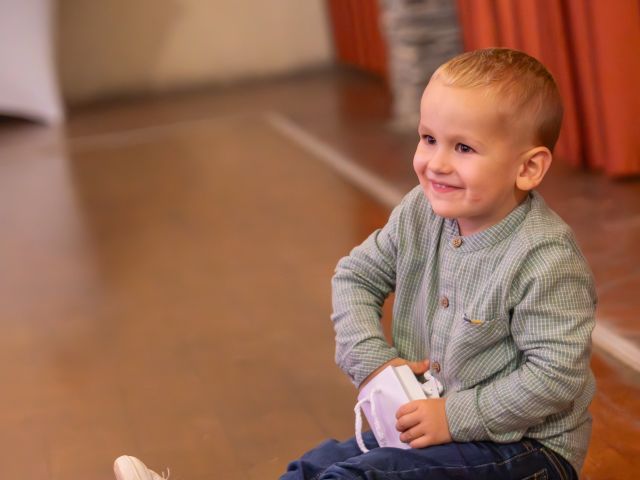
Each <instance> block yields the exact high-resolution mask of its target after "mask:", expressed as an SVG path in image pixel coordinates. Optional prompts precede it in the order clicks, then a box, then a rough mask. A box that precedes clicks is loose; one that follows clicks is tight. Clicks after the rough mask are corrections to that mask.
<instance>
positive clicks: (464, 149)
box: [456, 143, 473, 153]
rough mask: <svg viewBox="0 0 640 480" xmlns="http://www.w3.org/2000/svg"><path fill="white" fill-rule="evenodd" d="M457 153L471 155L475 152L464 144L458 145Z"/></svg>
mask: <svg viewBox="0 0 640 480" xmlns="http://www.w3.org/2000/svg"><path fill="white" fill-rule="evenodd" d="M456 151H458V152H460V153H471V152H473V148H471V147H470V146H469V145H465V144H464V143H458V144H457V145H456Z"/></svg>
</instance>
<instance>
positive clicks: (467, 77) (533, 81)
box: [431, 48, 563, 152]
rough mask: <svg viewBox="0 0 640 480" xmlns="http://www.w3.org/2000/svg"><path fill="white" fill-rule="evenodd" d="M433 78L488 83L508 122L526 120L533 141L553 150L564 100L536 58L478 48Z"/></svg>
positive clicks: (463, 83)
mask: <svg viewBox="0 0 640 480" xmlns="http://www.w3.org/2000/svg"><path fill="white" fill-rule="evenodd" d="M431 78H432V79H435V78H438V79H439V80H441V81H442V82H443V83H444V84H445V85H448V86H454V87H462V88H477V87H486V88H487V94H489V95H491V96H492V97H493V98H494V99H495V100H496V111H497V112H498V113H500V114H502V116H503V119H504V120H506V121H507V124H508V125H512V124H513V123H514V119H516V120H524V121H525V122H524V126H525V127H526V128H527V129H529V130H530V134H532V135H533V141H534V142H535V143H536V144H538V145H544V146H545V147H547V148H548V149H549V150H551V151H552V152H553V147H554V146H555V144H556V141H557V140H558V135H559V134H560V126H561V124H562V111H563V110H562V100H561V98H560V93H559V92H558V87H557V85H556V82H555V81H554V79H553V77H552V76H551V74H550V73H549V71H548V70H547V69H546V68H545V67H544V65H542V63H540V62H539V61H538V60H536V59H535V58H533V57H531V56H530V55H527V54H526V53H524V52H520V51H517V50H511V49H508V48H487V49H483V50H474V51H471V52H466V53H463V54H461V55H458V56H456V57H454V58H452V59H451V60H449V61H448V62H446V63H444V64H443V65H441V66H440V67H439V68H438V69H437V70H436V71H435V73H434V74H433V76H432V77H431Z"/></svg>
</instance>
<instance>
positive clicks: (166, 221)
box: [0, 72, 640, 480]
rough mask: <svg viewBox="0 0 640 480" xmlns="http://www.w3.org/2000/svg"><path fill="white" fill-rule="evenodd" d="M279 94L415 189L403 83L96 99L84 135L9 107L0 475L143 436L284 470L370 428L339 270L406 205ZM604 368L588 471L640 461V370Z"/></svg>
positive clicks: (158, 461)
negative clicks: (358, 181)
mask: <svg viewBox="0 0 640 480" xmlns="http://www.w3.org/2000/svg"><path fill="white" fill-rule="evenodd" d="M274 110H275V111H280V112H284V113H286V114H287V115H288V116H289V117H290V118H292V119H294V120H295V121H296V122H299V123H300V125H304V126H305V127H306V128H311V129H315V130H314V131H315V132H316V133H317V134H318V135H320V136H323V137H324V138H326V139H327V140H330V141H331V142H332V145H334V147H335V148H338V149H339V150H340V151H342V152H344V153H345V154H347V155H351V156H353V157H354V158H355V159H356V160H357V161H359V162H362V163H363V165H366V166H367V167H368V168H370V169H371V170H372V171H374V172H377V173H379V174H384V175H385V177H386V178H387V179H389V180H390V181H392V182H394V183H395V184H397V185H407V186H408V185H410V182H411V180H410V178H409V176H408V173H407V172H410V167H409V166H410V158H411V157H410V156H409V157H407V158H404V157H405V155H406V154H407V153H408V154H409V155H411V152H410V148H411V147H410V143H409V142H413V140H410V139H408V137H407V136H406V135H405V134H400V133H395V132H393V131H389V129H386V130H385V131H384V133H382V134H379V135H377V136H376V138H377V140H374V141H373V142H369V147H368V148H369V154H368V155H363V154H362V152H363V149H366V148H367V147H366V144H367V140H366V139H367V138H369V139H371V138H374V136H375V133H376V132H380V124H381V119H383V118H385V116H386V115H387V111H388V99H387V98H386V97H385V96H384V95H383V94H382V93H381V89H380V86H379V85H378V84H377V83H376V82H375V81H372V80H370V79H368V78H366V77H361V76H359V75H355V74H349V73H344V72H342V73H340V72H325V73H318V74H317V75H313V76H308V77H303V78H299V79H296V80H295V81H293V80H282V81H274V82H270V83H262V84H256V85H245V86H241V87H235V88H231V89H228V90H226V91H224V92H217V93H216V92H213V93H206V92H204V93H200V94H192V95H183V96H176V97H172V98H166V99H162V100H146V101H136V102H129V103H120V104H108V105H102V106H95V107H93V108H90V109H85V110H82V111H77V112H74V113H73V115H72V116H71V119H70V122H69V124H68V126H67V128H66V130H65V131H54V130H51V129H46V128H43V127H36V126H33V125H27V124H18V123H16V122H6V121H5V122H2V124H0V221H1V222H2V226H3V233H2V235H1V236H0V265H2V275H0V322H1V323H0V327H1V330H0V331H1V332H2V335H1V336H0V379H2V386H3V388H2V393H1V394H0V431H1V432H2V434H0V478H2V479H24V480H31V479H33V480H36V479H38V480H63V479H64V480H68V479H80V478H82V479H92V480H100V479H111V478H112V474H111V463H112V461H113V459H114V458H115V457H116V456H118V455H120V454H123V453H128V454H133V455H137V456H140V457H141V458H143V459H144V460H145V461H146V462H147V463H148V464H149V465H151V466H153V467H154V468H156V469H158V470H162V469H163V468H165V467H170V468H171V472H172V477H174V478H177V479H181V480H204V479H207V480H211V479H243V480H244V479H268V478H277V476H278V474H279V473H281V472H282V470H283V469H284V468H285V466H286V463H287V462H288V461H289V460H291V459H292V458H294V457H296V456H298V455H299V454H300V453H302V452H303V451H304V450H305V449H307V448H309V447H311V446H313V445H314V444H315V443H317V442H319V441H321V440H323V439H325V438H327V437H337V438H345V437H347V436H349V435H351V434H352V428H353V412H352V406H353V402H354V391H353V388H352V386H351V384H350V383H349V382H348V380H347V379H346V377H344V376H343V375H342V374H341V373H340V372H339V371H338V369H337V367H335V365H334V362H333V349H334V346H333V331H332V328H331V323H330V321H329V319H328V315H329V312H330V284H329V279H330V277H331V275H332V271H333V268H334V266H335V263H336V261H337V259H338V258H339V257H340V256H342V255H344V254H346V253H347V252H348V251H349V249H350V248H352V247H353V246H354V245H355V244H357V243H359V242H360V241H361V240H362V239H363V238H364V237H365V236H366V235H367V234H368V233H369V232H370V231H371V230H372V229H374V228H376V227H377V226H379V225H381V224H383V223H384V221H385V218H386V215H387V214H388V212H387V210H386V209H385V208H383V207H382V206H380V205H379V204H377V203H376V202H375V201H374V200H373V199H372V198H370V197H369V196H367V195H366V194H364V193H363V192H361V191H360V190H358V189H357V188H355V187H354V186H353V185H352V184H350V183H349V182H348V181H346V180H344V179H343V178H342V177H341V176H340V175H338V174H337V173H335V172H334V171H332V170H331V169H329V168H327V167H326V166H325V165H324V164H322V163H320V162H318V161H317V159H316V158H315V157H314V156H313V155H311V154H310V153H308V152H307V151H305V150H303V149H302V148H300V147H299V146H297V145H295V144H293V143H292V142H290V141H289V140H287V139H286V138H285V137H283V136H282V135H280V134H278V133H277V132H276V131H274V129H273V128H272V127H271V126H270V124H269V123H268V122H267V121H266V120H265V116H264V112H265V111H274ZM340 128H342V133H340V134H339V133H338V130H339V129H340ZM376 142H378V143H376ZM382 157H386V159H387V161H386V162H384V161H383V158H382ZM558 178H560V177H558ZM584 181H585V182H587V183H585V185H587V186H588V179H587V180H584ZM595 181H597V180H595ZM581 185H582V184H581ZM584 188H587V187H584ZM600 188H605V187H600ZM607 188H609V187H607ZM612 188H613V187H612ZM635 188H636V186H635V185H633V184H631V186H630V187H627V191H629V192H631V193H628V195H630V197H629V198H632V199H633V198H634V197H633V192H637V190H633V189H635ZM560 190H562V189H560ZM616 191H618V190H616ZM560 194H561V191H560V192H558V193H557V195H560ZM620 195H623V194H620ZM616 198H618V197H616ZM631 205H632V206H631V207H630V208H636V207H637V205H634V204H633V202H631ZM615 225H617V227H615ZM615 225H614V227H611V228H618V229H619V228H620V225H621V220H619V221H618V223H617V224H615ZM580 228H582V227H580ZM600 228H601V225H599V224H596V225H594V229H593V231H592V232H591V233H592V235H594V237H596V236H597V237H598V238H594V240H593V242H594V244H595V243H596V242H599V241H601V240H602V238H601V237H602V233H601V232H600V230H599V229H600ZM586 233H588V232H586ZM586 233H583V235H585V234H586ZM621 235H624V232H622V233H621ZM634 235H635V233H634ZM583 238H584V237H583ZM624 238H626V237H624ZM625 245H626V244H625ZM594 248H595V247H594ZM625 248H626V247H625ZM616 258H617V257H616ZM636 258H637V257H636ZM630 263H631V265H632V266H634V264H633V262H632V261H630ZM603 264H604V263H603ZM625 267H626V266H624V265H618V264H617V263H616V268H622V269H623V270H624V268H625ZM634 268H637V264H635V266H634ZM614 273H615V272H614ZM618 273H620V276H619V277H615V276H614V275H613V273H611V281H614V280H615V279H616V278H618V279H622V280H623V281H627V280H628V278H629V275H630V274H632V273H633V272H632V271H631V270H629V269H628V270H624V271H623V272H620V271H618ZM623 274H624V275H623ZM625 275H626V276H625ZM624 279H627V280H624ZM618 293H619V291H618ZM637 297H638V296H637V294H636V295H635V296H634V295H628V296H627V297H622V298H623V299H624V301H625V302H626V301H627V300H628V302H629V303H628V305H629V307H628V308H627V310H629V311H631V312H633V313H634V314H635V316H634V317H633V318H634V319H635V322H636V327H635V328H636V329H637V330H636V331H640V325H638V323H640V322H638V320H637V318H636V317H637V313H638V309H637V308H635V307H633V308H635V310H634V309H633V308H632V307H631V305H636V304H634V303H632V302H636V301H637V300H638V298H637ZM614 313H615V312H614ZM611 315H612V317H614V318H618V317H615V315H614V314H611ZM593 366H594V369H595V372H596V376H597V379H598V387H599V390H598V393H597V396H596V399H595V401H594V404H593V407H592V410H593V413H594V417H595V421H594V436H593V441H592V446H591V450H590V453H589V458H588V459H587V464H586V467H585V470H584V472H583V477H582V478H585V479H593V480H598V479H626V478H629V479H631V478H636V477H637V473H636V472H639V471H640V447H639V445H640V444H639V443H638V439H639V438H640V435H639V433H640V420H639V418H640V375H639V374H637V373H635V372H632V371H630V370H628V369H626V368H625V367H623V366H621V365H620V364H619V363H617V362H616V361H614V360H611V359H609V358H608V357H606V356H603V355H601V354H599V353H596V355H595V356H594V362H593Z"/></svg>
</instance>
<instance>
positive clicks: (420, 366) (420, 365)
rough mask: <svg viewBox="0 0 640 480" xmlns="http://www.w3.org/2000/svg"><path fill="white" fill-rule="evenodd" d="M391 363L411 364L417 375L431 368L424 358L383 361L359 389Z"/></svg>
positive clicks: (395, 364)
mask: <svg viewBox="0 0 640 480" xmlns="http://www.w3.org/2000/svg"><path fill="white" fill-rule="evenodd" d="M389 365H393V366H394V367H399V366H400V365H409V368H410V369H411V371H412V372H413V373H414V374H416V375H422V374H423V373H425V372H426V371H427V370H429V360H422V361H420V362H410V361H409V360H405V359H404V358H394V359H392V360H389V361H388V362H387V363H383V364H382V365H380V366H379V367H378V368H376V369H375V370H374V371H373V372H371V373H370V374H369V376H368V377H367V378H365V379H364V380H363V381H362V383H361V384H360V386H359V387H358V391H360V390H362V387H364V386H365V385H366V384H367V383H369V382H370V381H371V379H372V378H373V377H375V376H376V375H377V374H379V373H380V372H381V371H382V370H384V369H385V368H387V367H388V366H389Z"/></svg>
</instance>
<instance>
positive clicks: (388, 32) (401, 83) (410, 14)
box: [379, 0, 462, 129]
mask: <svg viewBox="0 0 640 480" xmlns="http://www.w3.org/2000/svg"><path fill="white" fill-rule="evenodd" d="M379 4H380V16H381V18H380V21H381V30H382V34H383V35H384V36H385V38H386V42H387V57H388V65H389V78H390V83H391V91H392V95H393V115H394V120H393V124H394V126H396V127H398V128H400V129H414V128H417V124H418V118H419V116H420V97H421V95H422V91H423V90H424V87H425V86H426V84H427V82H428V80H429V77H430V76H431V74H432V73H433V72H434V71H435V70H436V68H438V67H439V66H440V65H441V64H442V63H443V62H445V61H446V60H448V59H450V58H451V57H453V56H455V55H457V54H458V53H460V52H462V41H461V32H460V27H459V24H458V17H457V11H456V2H455V1H454V0H379Z"/></svg>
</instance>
